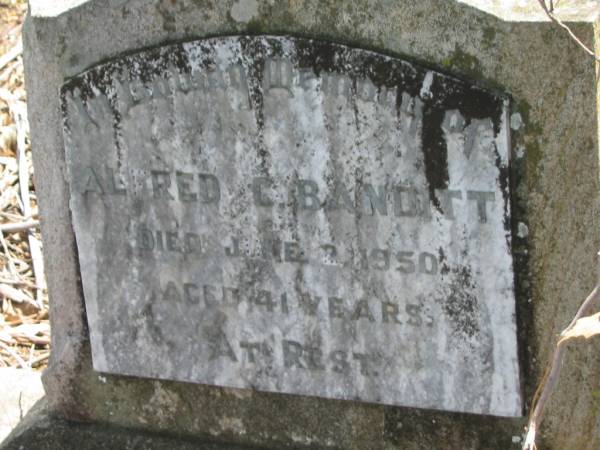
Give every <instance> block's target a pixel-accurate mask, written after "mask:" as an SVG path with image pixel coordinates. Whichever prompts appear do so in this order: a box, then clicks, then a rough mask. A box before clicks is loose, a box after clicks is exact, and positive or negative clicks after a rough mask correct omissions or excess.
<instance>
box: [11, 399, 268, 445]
mask: <svg viewBox="0 0 600 450" xmlns="http://www.w3.org/2000/svg"><path fill="white" fill-rule="evenodd" d="M0 448H2V450H29V449H31V450H34V449H35V450H81V449H83V448H85V449H86V450H87V449H89V450H117V449H118V450H260V448H259V447H248V446H240V445H231V444H225V445H222V444H215V443H210V442H206V441H201V440H195V439H181V438H177V437H174V436H169V435H167V434H157V433H145V432H140V431H139V430H129V429H127V428H121V427H115V426H110V425H106V424H98V423H87V424H86V423H77V422H69V421H67V420H64V419H61V418H59V417H56V416H55V415H53V414H52V411H51V410H50V409H49V408H48V405H47V403H46V399H45V398H44V399H41V400H40V401H38V402H37V403H36V404H35V405H34V406H33V408H32V409H31V411H30V412H29V413H28V414H27V416H25V417H24V419H23V420H22V421H21V422H20V423H19V425H18V427H17V428H15V429H14V431H13V432H12V433H11V434H10V436H8V438H7V439H6V441H5V442H3V443H2V444H0Z"/></svg>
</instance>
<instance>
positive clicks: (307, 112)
mask: <svg viewBox="0 0 600 450" xmlns="http://www.w3.org/2000/svg"><path fill="white" fill-rule="evenodd" d="M61 97H62V111H63V116H64V138H65V152H66V158H67V162H68V182H69V187H70V191H71V209H72V217H73V226H74V230H75V234H76V238H77V246H78V251H79V258H80V266H81V276H82V284H83V291H84V295H85V301H86V311H87V314H88V321H89V325H90V338H91V344H92V356H93V363H94V368H95V369H96V370H99V371H105V372H110V373H116V374H125V375H134V376H143V377H150V378H164V379H173V380H180V381H189V382H199V383H207V384H214V385H219V386H232V387H238V388H252V389H257V390H265V391H274V392H283V393H293V394H302V395H316V396H322V397H327V398H336V399H349V400H360V401H366V402H377V403H385V404H392V405H403V406H413V407H422V408H433V409H442V410H450V411H462V412H470V413H479V414H493V415H500V416H519V415H520V414H521V398H520V391H519V379H518V372H519V368H518V362H517V351H516V330H515V305H514V293H513V274H512V257H511V253H510V241H511V236H510V231H509V220H510V215H509V213H510V206H509V202H508V199H509V195H508V194H509V193H508V187H507V186H508V171H507V169H508V149H509V142H508V131H507V123H506V117H507V102H506V101H505V100H504V99H503V98H502V97H499V96H497V95H496V94H493V93H490V92H488V91H485V90H483V89H481V88H479V87H476V86H472V85H470V84H468V83H465V82H463V81H459V80H457V79H453V78H451V77H449V76H446V75H442V74H440V73H437V72H434V71H430V70H426V69H423V68H420V67H418V66H415V65H412V64H409V63H407V62H404V61H401V60H398V59H394V58H390V57H387V56H383V55H379V54H377V53H373V52H368V51H364V50H359V49H352V48H349V47H344V46H340V45H335V44H330V43H324V42H317V41H312V40H304V39H293V38H285V37H244V36H242V37H228V38H215V39H208V40H203V41H196V42H189V43H184V44H177V45H172V46H168V47H164V48H157V49H152V50H147V51H145V52H142V53H138V54H133V55H129V56H125V57H122V58H119V59H116V60H114V61H109V62H107V63H105V64H103V65H100V66H98V67H95V68H93V69H91V70H89V71H87V72H84V73H83V74H81V75H79V76H77V77H75V78H73V79H72V80H70V81H68V82H67V83H66V84H65V85H64V87H63V89H62V92H61Z"/></svg>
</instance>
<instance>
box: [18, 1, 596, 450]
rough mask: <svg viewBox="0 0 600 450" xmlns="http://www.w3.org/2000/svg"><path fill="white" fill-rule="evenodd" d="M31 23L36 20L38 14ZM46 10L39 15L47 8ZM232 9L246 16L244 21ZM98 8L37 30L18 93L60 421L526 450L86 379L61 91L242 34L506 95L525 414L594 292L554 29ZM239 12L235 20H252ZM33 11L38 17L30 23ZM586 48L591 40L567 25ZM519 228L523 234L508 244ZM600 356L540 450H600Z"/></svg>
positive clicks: (578, 84)
mask: <svg viewBox="0 0 600 450" xmlns="http://www.w3.org/2000/svg"><path fill="white" fill-rule="evenodd" d="M31 3H32V11H36V10H37V8H36V3H38V2H36V1H33V2H31ZM39 3H43V2H39ZM239 3H248V4H249V5H245V6H244V5H242V6H243V7H241V6H237V9H235V10H234V7H236V5H237V4H239ZM253 3H255V2H252V1H248V2H239V1H238V2H232V1H219V2H211V1H183V0H181V1H171V0H169V1H142V0H131V1H128V2H122V1H100V0H97V1H90V2H87V3H84V4H82V5H80V6H78V7H76V8H74V9H71V10H69V11H66V12H65V13H64V14H61V15H59V16H56V17H55V16H50V15H44V13H43V11H42V12H40V14H39V15H30V16H29V17H28V19H27V23H26V26H25V35H24V45H25V48H26V54H25V64H26V75H27V77H26V83H27V89H28V95H29V118H30V123H31V132H32V142H33V149H34V165H35V174H34V179H35V183H36V188H37V192H38V197H39V202H40V207H41V211H42V233H43V237H44V245H45V257H46V265H47V267H48V283H49V290H50V295H51V299H52V300H51V304H52V306H51V307H52V310H51V317H52V321H53V322H52V325H53V354H52V357H51V363H50V368H49V369H48V371H47V372H46V373H45V375H44V383H45V388H46V392H47V395H48V400H49V403H50V405H51V408H52V410H53V411H56V412H57V413H59V414H61V415H62V416H64V417H67V418H69V419H75V420H95V421H102V422H107V423H113V424H119V425H121V426H129V427H136V428H141V429H153V430H162V431H166V430H168V431H169V432H170V433H176V434H181V435H193V436H211V438H212V439H217V440H221V441H229V442H238V443H248V444H261V445H271V446H275V447H279V448H280V447H285V446H311V445H312V446H315V447H319V448H323V447H332V448H334V447H338V448H357V449H359V448H361V449H362V448H408V449H418V448H435V447H436V446H443V447H444V448H456V449H462V448H518V447H519V444H518V440H519V439H518V437H519V436H520V434H521V432H522V428H523V420H521V419H495V418H489V417H473V416H470V415H465V414H453V413H433V412H427V411H418V410H413V409H407V408H398V407H384V406H377V405H372V404H361V403H355V402H348V401H333V400H325V399H319V398H311V397H301V396H289V395H283V394H270V393H257V392H252V391H247V390H238V389H230V388H215V387H208V386H204V385H192V384H185V383H179V382H170V381H149V380H143V379H136V378H131V377H123V376H114V375H106V376H104V375H102V374H99V373H97V372H94V371H93V370H92V363H91V354H90V343H89V339H88V335H89V332H88V328H87V322H86V319H85V307H84V302H83V298H82V294H81V281H80V279H79V268H78V262H77V261H78V258H77V252H76V247H75V238H74V234H73V226H72V224H71V223H70V220H69V218H70V210H69V195H68V185H67V174H66V165H65V153H64V142H63V137H62V130H61V111H60V99H59V89H60V86H61V85H62V84H63V83H64V82H65V80H67V79H68V78H70V77H72V76H75V75H77V74H79V73H81V72H82V71H83V70H85V69H87V68H89V67H91V66H93V65H96V64H97V63H99V62H102V61H105V60H107V59H109V58H113V57H116V56H119V55H120V54H122V53H124V52H130V51H132V50H140V49H143V48H146V47H153V46H157V45H163V44H165V43H168V42H174V41H180V40H191V39H200V38H204V37H208V36H215V35H233V34H243V33H266V34H289V35H296V36H307V37H314V38H318V39H322V40H331V41H334V42H338V43H342V44H347V45H351V46H356V47H362V48H373V49H376V50H377V51H380V52H384V53H390V54H392V55H397V56H400V57H404V58H408V59H415V60H418V61H420V62H421V63H423V64H424V65H426V66H429V67H433V68H437V69H441V70H445V71H448V72H449V73H452V74H454V75H458V76H461V77H465V78H469V79H472V80H478V81H479V82H481V83H482V84H483V85H485V86H488V87H497V88H499V89H501V90H502V91H505V92H508V93H510V94H511V95H512V98H513V102H512V108H513V112H514V113H518V114H520V116H521V120H522V125H521V126H520V127H518V123H519V120H517V119H518V118H517V117H516V116H515V118H514V120H511V123H513V124H514V126H515V128H517V129H514V130H513V131H512V144H513V155H512V158H513V159H512V165H511V172H510V174H511V183H512V185H513V195H514V202H513V206H514V208H513V221H512V222H513V230H514V234H513V237H514V241H513V245H514V252H515V258H516V263H515V268H516V270H515V273H516V278H517V285H516V286H517V290H516V295H517V324H518V331H519V334H520V352H521V358H522V370H523V381H524V392H525V401H526V402H529V401H530V400H531V397H532V395H533V390H534V387H535V384H536V382H537V380H538V379H539V377H540V376H541V373H542V371H543V368H544V367H545V364H546V361H547V359H548V356H549V354H550V343H551V342H552V340H553V338H554V336H555V335H556V333H558V332H559V331H560V330H561V329H562V328H563V327H564V326H566V325H567V324H568V322H569V321H570V318H571V317H572V316H573V314H574V313H575V311H576V310H577V307H578V304H579V302H580V301H581V299H582V298H584V296H585V295H586V293H587V292H588V291H589V290H590V289H591V287H592V286H593V285H594V283H595V280H596V270H595V253H596V251H597V249H598V248H599V247H600V231H599V230H600V227H598V224H597V220H598V219H597V218H598V216H599V215H598V212H599V204H598V133H597V127H598V122H597V115H596V111H597V102H596V100H597V79H596V76H595V72H594V69H595V68H594V64H593V62H592V61H591V60H590V59H589V57H588V56H587V55H585V54H584V53H583V52H582V51H581V50H580V49H579V48H578V47H577V46H576V45H575V44H574V43H572V42H571V41H570V40H568V38H566V37H565V36H564V33H563V31H562V30H560V29H559V28H557V27H555V26H554V25H552V24H550V23H544V24H528V23H519V24H515V23H507V22H502V21H499V20H498V19H497V18H494V17H492V16H488V15H485V14H483V13H481V12H479V11H477V10H474V9H472V8H469V7H465V6H464V5H458V4H456V3H454V2H442V1H433V0H424V1H419V2H390V1H383V0H382V1H375V2H372V1H355V2H342V1H316V0H315V1H312V0H307V1H304V2H297V1H289V2H288V1H285V2H283V1H282V2H275V1H266V0H265V1H258V2H256V3H257V8H256V12H255V10H254V6H253V5H251V4H253ZM246 7H247V8H249V9H245V8H246ZM40 11H41V10H40ZM574 28H575V30H576V32H577V33H578V34H579V35H580V36H582V38H583V39H585V40H587V41H588V42H591V41H592V40H593V27H592V25H590V24H581V25H575V26H574ZM519 223H523V224H525V225H526V226H527V227H528V233H526V234H525V233H520V234H519V236H517V230H523V229H525V228H524V227H523V226H522V225H521V226H519ZM598 345H599V344H598V342H597V341H591V342H589V343H587V342H586V343H585V344H577V345H572V346H571V348H570V349H569V354H568V357H567V361H566V364H565V367H564V369H563V372H562V374H561V381H560V384H559V388H558V390H557V392H556V393H555V394H554V396H553V398H552V401H551V402H550V404H549V405H548V413H547V417H546V421H545V422H544V426H543V428H542V435H541V438H542V448H553V449H564V448H569V449H575V450H578V449H594V448H598V446H600V426H599V421H600V416H598V415H597V414H595V410H596V408H597V403H598V398H597V396H595V395H594V393H595V392H597V391H599V390H600V379H599V377H598V376H597V374H598V372H599V371H600V357H599V355H600V352H598Z"/></svg>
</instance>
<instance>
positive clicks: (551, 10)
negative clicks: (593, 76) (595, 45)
mask: <svg viewBox="0 0 600 450" xmlns="http://www.w3.org/2000/svg"><path fill="white" fill-rule="evenodd" d="M538 3H539V4H540V6H541V7H542V9H543V10H544V12H545V13H546V15H547V16H548V18H549V19H550V20H551V21H552V22H554V23H555V24H557V25H558V26H560V27H562V28H564V29H565V30H566V31H567V33H569V35H570V36H571V38H572V39H573V40H574V41H575V42H577V44H578V45H579V46H580V47H581V48H582V49H583V50H585V52H586V53H588V54H589V55H590V56H591V57H593V58H594V59H595V60H596V61H600V58H598V57H597V56H596V53H594V51H593V50H591V49H590V48H589V47H588V46H587V45H585V44H584V43H583V41H582V40H581V39H579V38H578V37H577V35H576V34H575V33H573V30H571V28H570V27H569V26H568V25H567V24H565V23H564V22H563V21H562V20H560V19H559V18H558V17H556V15H555V14H554V5H553V3H552V0H550V6H548V5H546V0H538Z"/></svg>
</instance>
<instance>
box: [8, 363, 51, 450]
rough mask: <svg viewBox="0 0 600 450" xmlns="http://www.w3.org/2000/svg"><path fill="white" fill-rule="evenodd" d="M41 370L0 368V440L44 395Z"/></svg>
mask: <svg viewBox="0 0 600 450" xmlns="http://www.w3.org/2000/svg"><path fill="white" fill-rule="evenodd" d="M41 375H42V374H41V372H34V371H32V370H24V369H12V368H2V369H0V442H2V441H3V440H4V438H5V437H6V436H8V434H9V433H10V432H11V430H12V429H13V428H14V427H15V426H17V424H18V423H19V421H20V420H21V419H22V418H23V417H24V416H25V415H26V414H27V412H28V411H29V409H30V408H31V407H32V406H33V405H34V404H35V402H37V401H38V400H39V399H40V398H42V396H43V395H44V388H43V386H42V380H41Z"/></svg>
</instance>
